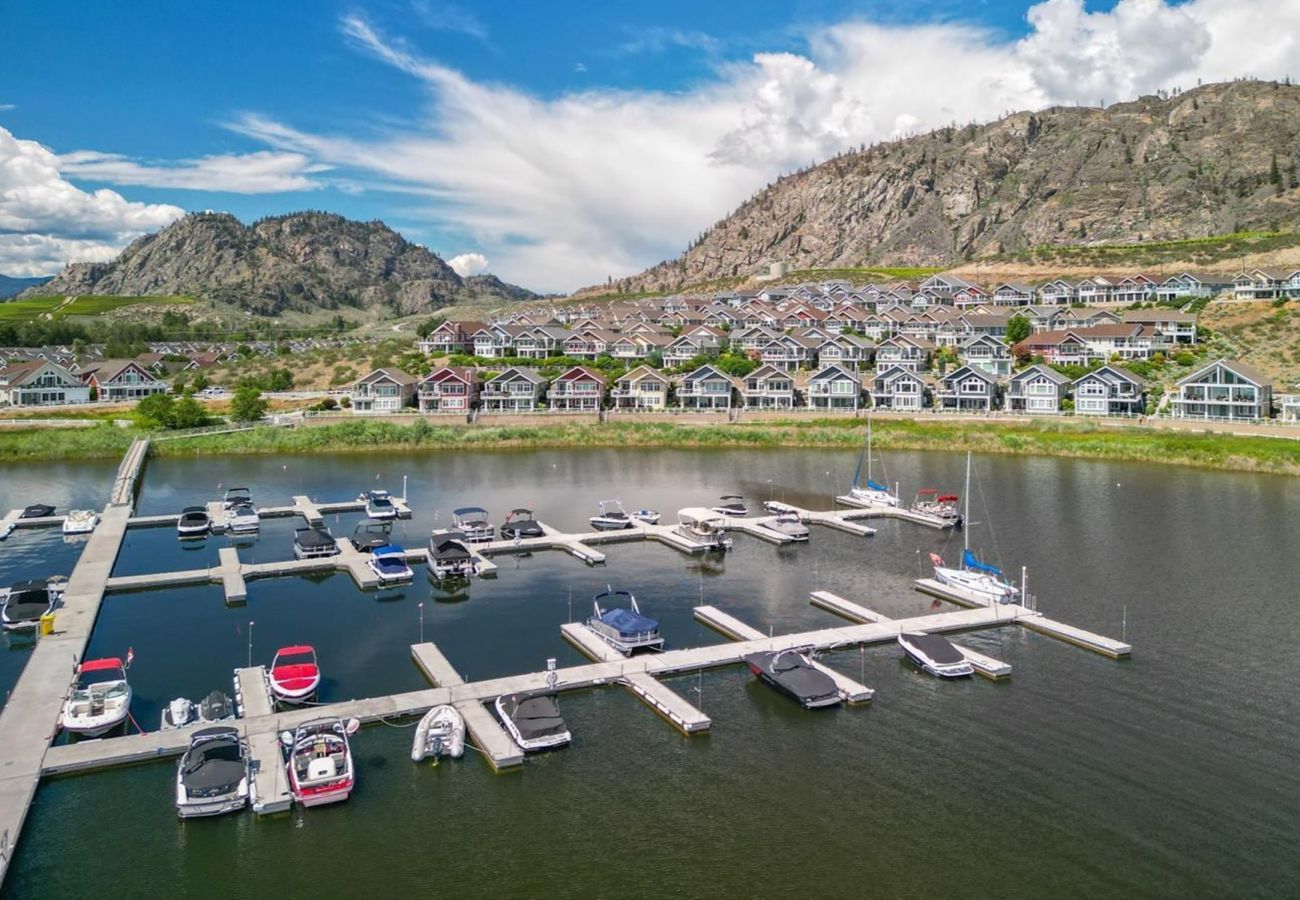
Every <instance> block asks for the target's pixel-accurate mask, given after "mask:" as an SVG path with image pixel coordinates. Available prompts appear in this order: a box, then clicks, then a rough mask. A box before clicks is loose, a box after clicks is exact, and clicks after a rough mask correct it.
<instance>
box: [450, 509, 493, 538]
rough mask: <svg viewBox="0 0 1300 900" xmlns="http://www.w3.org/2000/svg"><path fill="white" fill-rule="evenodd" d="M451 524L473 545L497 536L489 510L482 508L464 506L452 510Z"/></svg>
mask: <svg viewBox="0 0 1300 900" xmlns="http://www.w3.org/2000/svg"><path fill="white" fill-rule="evenodd" d="M451 524H452V527H453V528H454V529H455V530H456V531H459V532H460V533H462V534H463V535H465V540H467V541H469V542H470V543H471V544H481V543H484V542H486V541H490V540H492V538H493V537H495V536H496V528H494V527H493V525H492V523H491V521H489V519H488V513H487V510H486V509H483V508H482V507H481V506H462V507H461V508H460V509H455V510H452V513H451Z"/></svg>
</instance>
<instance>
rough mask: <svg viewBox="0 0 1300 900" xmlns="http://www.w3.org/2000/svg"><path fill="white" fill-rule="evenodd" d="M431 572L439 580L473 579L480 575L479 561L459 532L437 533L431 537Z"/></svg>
mask: <svg viewBox="0 0 1300 900" xmlns="http://www.w3.org/2000/svg"><path fill="white" fill-rule="evenodd" d="M429 571H431V572H432V573H433V574H434V576H435V577H437V578H438V579H440V580H441V579H443V578H452V577H460V578H472V577H474V576H475V575H477V574H478V560H477V559H475V557H474V554H473V553H471V552H470V549H469V545H468V544H467V543H466V542H465V535H463V534H461V533H460V532H459V531H435V532H434V533H433V534H431V535H430V536H429Z"/></svg>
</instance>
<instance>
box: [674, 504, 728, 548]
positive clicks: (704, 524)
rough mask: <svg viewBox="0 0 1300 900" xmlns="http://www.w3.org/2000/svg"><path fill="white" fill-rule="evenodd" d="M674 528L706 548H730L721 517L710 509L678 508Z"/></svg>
mask: <svg viewBox="0 0 1300 900" xmlns="http://www.w3.org/2000/svg"><path fill="white" fill-rule="evenodd" d="M676 530H677V533H678V534H680V535H681V536H682V537H684V538H686V539H688V540H690V541H692V542H694V543H696V544H703V545H704V546H705V549H707V550H730V549H731V538H729V537H727V531H726V526H725V524H724V522H723V518H722V516H721V515H719V514H718V513H716V512H714V511H713V510H711V509H700V508H698V507H697V508H690V509H679V510H678V511H677V529H676Z"/></svg>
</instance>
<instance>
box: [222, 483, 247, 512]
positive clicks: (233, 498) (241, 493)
mask: <svg viewBox="0 0 1300 900" xmlns="http://www.w3.org/2000/svg"><path fill="white" fill-rule="evenodd" d="M252 502H253V493H252V491H250V490H249V489H248V488H246V487H232V488H226V493H225V495H224V496H223V497H222V498H221V505H222V506H223V507H224V508H225V509H230V508H231V507H232V506H238V505H240V504H243V503H252Z"/></svg>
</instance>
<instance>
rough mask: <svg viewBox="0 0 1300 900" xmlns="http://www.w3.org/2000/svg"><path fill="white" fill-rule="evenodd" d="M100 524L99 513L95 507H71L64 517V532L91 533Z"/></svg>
mask: <svg viewBox="0 0 1300 900" xmlns="http://www.w3.org/2000/svg"><path fill="white" fill-rule="evenodd" d="M98 524H99V513H97V512H95V511H94V510H93V509H70V510H68V514H67V515H65V516H64V517H63V533H64V534H90V533H91V532H93V531H94V530H95V526H96V525H98Z"/></svg>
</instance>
